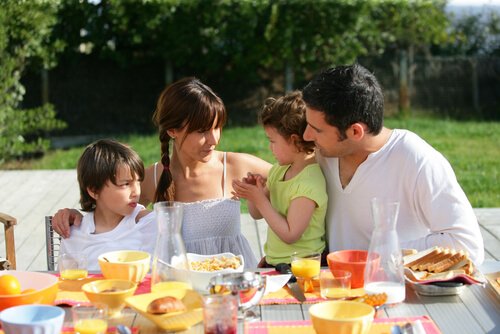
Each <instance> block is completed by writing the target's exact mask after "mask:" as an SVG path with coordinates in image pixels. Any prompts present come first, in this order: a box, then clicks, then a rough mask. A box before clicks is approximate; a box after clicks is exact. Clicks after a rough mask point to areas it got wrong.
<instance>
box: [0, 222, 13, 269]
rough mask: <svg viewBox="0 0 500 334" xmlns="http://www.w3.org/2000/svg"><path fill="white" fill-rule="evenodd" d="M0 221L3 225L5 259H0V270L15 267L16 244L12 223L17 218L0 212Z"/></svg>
mask: <svg viewBox="0 0 500 334" xmlns="http://www.w3.org/2000/svg"><path fill="white" fill-rule="evenodd" d="M0 222H1V223H2V224H3V225H4V233H5V254H6V255H5V259H2V260H0V270H8V269H13V270H15V269H16V244H15V240H14V225H16V224H17V219H16V218H14V217H12V216H9V215H8V214H6V213H2V212H0Z"/></svg>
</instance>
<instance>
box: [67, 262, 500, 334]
mask: <svg viewBox="0 0 500 334" xmlns="http://www.w3.org/2000/svg"><path fill="white" fill-rule="evenodd" d="M494 264H495V265H496V267H497V268H498V265H500V262H498V261H495V263H494ZM310 306H311V304H288V305H260V306H257V307H256V310H258V311H259V312H260V318H261V320H262V321H274V320H308V319H310V318H309V313H308V309H309V307H310ZM129 312H131V310H129ZM68 313H69V312H68ZM423 315H427V316H429V317H430V318H432V319H433V320H434V322H435V323H436V324H437V326H438V327H439V329H440V330H441V332H442V333H443V334H447V333H453V334H460V333H464V334H471V333H474V334H476V333H489V334H492V333H500V295H498V294H497V293H496V292H495V291H494V289H493V288H492V287H491V286H490V285H489V284H488V285H486V286H485V287H482V286H480V285H474V286H467V287H466V288H465V289H464V291H462V293H461V294H460V295H454V296H439V297H436V296H422V295H419V294H417V293H415V291H414V290H413V289H412V288H411V287H410V286H409V285H407V288H406V299H405V301H404V303H401V304H397V305H394V306H391V307H387V308H385V309H383V310H381V311H379V313H378V316H379V317H391V318H393V317H413V316H423ZM66 320H67V321H71V318H70V315H69V314H68V315H67V319H66ZM122 322H123V323H125V324H126V325H128V326H135V327H139V328H140V333H141V334H148V333H162V331H161V330H160V329H159V328H157V327H156V326H155V325H154V324H153V323H152V322H151V321H149V320H148V319H146V318H144V317H142V316H141V315H140V314H135V313H129V316H128V317H126V319H125V320H123V321H122ZM238 332H239V333H243V323H240V326H239V331H238ZM181 333H190V334H191V333H203V325H202V324H198V325H196V326H194V327H192V328H191V329H189V330H187V331H184V332H181Z"/></svg>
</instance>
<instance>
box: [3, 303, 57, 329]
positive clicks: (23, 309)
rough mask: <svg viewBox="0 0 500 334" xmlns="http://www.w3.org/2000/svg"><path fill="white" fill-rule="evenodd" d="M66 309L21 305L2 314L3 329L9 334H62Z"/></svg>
mask: <svg viewBox="0 0 500 334" xmlns="http://www.w3.org/2000/svg"><path fill="white" fill-rule="evenodd" d="M64 315H65V312H64V309H62V308H60V307H57V306H51V305H19V306H13V307H10V308H8V309H6V310H4V311H2V313H0V321H1V322H2V329H3V330H4V331H5V333H9V334H53V333H60V332H61V329H62V326H63V322H64Z"/></svg>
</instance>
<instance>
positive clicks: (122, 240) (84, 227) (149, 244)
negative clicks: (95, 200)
mask: <svg viewBox="0 0 500 334" xmlns="http://www.w3.org/2000/svg"><path fill="white" fill-rule="evenodd" d="M142 210H144V206H142V205H137V207H136V208H135V209H134V211H133V212H132V214H130V215H129V216H125V217H124V218H123V219H122V220H121V221H120V223H119V224H118V225H117V226H116V227H115V228H114V229H113V230H111V231H109V232H105V233H99V234H93V232H94V231H95V224H94V212H89V213H87V214H86V215H85V216H84V217H83V219H82V223H81V224H80V226H74V225H73V226H71V233H70V237H69V238H68V239H62V240H61V249H60V252H59V254H63V253H66V252H68V253H72V252H79V253H84V254H85V255H86V256H87V269H88V270H92V271H100V267H99V263H98V261H97V257H98V256H99V255H101V254H103V253H106V252H111V251H116V250H141V251H146V252H148V253H150V254H151V256H153V251H154V247H155V244H156V235H157V224H156V215H155V214H154V212H150V213H149V214H147V215H145V216H144V217H142V218H141V219H140V220H139V221H138V222H136V217H137V215H138V214H139V212H140V211H142Z"/></svg>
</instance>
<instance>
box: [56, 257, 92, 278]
mask: <svg viewBox="0 0 500 334" xmlns="http://www.w3.org/2000/svg"><path fill="white" fill-rule="evenodd" d="M58 266H59V276H60V277H61V279H63V280H81V279H84V278H87V275H88V271H87V256H86V255H85V254H84V253H63V254H61V256H60V257H59V261H58Z"/></svg>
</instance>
